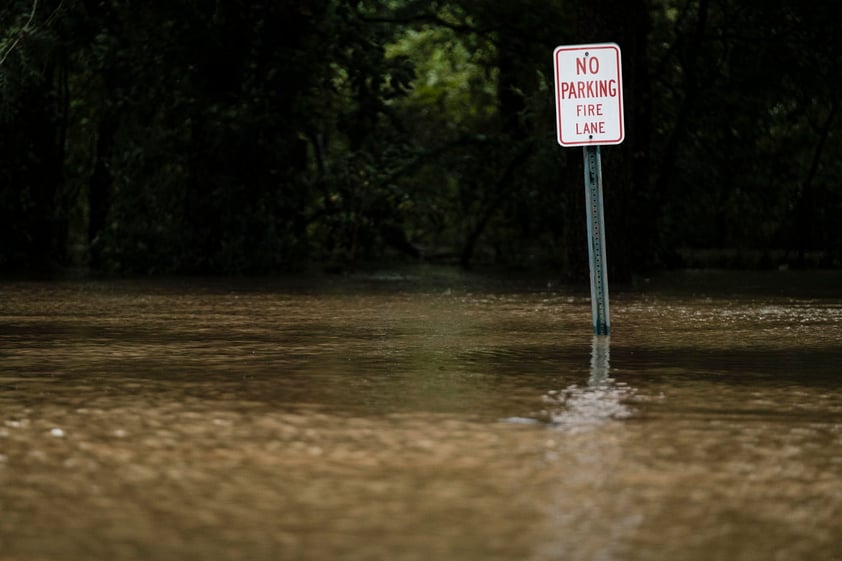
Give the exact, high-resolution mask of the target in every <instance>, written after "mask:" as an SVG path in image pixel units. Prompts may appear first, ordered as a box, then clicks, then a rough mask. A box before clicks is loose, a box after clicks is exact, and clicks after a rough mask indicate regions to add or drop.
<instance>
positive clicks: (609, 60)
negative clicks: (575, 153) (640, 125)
mask: <svg viewBox="0 0 842 561" xmlns="http://www.w3.org/2000/svg"><path fill="white" fill-rule="evenodd" d="M553 61H554V66H555V95H556V125H557V127H558V143H559V144H561V145H562V146H590V145H600V144H620V143H621V142H623V139H624V138H625V127H624V124H623V71H622V65H621V62H620V47H619V46H618V45H617V44H615V43H595V44H591V45H568V46H561V47H556V49H555V51H554V52H553Z"/></svg>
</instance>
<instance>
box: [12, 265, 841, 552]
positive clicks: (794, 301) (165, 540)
mask: <svg viewBox="0 0 842 561" xmlns="http://www.w3.org/2000/svg"><path fill="white" fill-rule="evenodd" d="M822 275H823V276H822ZM827 275H830V274H825V273H821V274H820V275H819V276H816V275H813V276H811V275H810V274H807V273H804V274H798V273H786V274H783V273H782V274H770V275H768V276H760V275H749V276H746V275H740V274H725V273H716V274H709V275H705V274H702V273H689V274H683V275H678V276H673V277H668V278H658V279H654V280H652V281H647V282H646V283H644V284H641V286H640V287H638V288H625V289H622V288H621V289H618V290H615V291H614V292H613V293H612V303H611V304H612V325H613V332H612V335H611V337H610V339H606V338H593V337H592V336H591V335H590V333H589V330H590V304H589V301H588V298H587V294H586V292H585V290H583V288H584V289H586V287H565V286H563V285H558V284H557V283H555V282H553V281H552V279H548V278H540V277H535V278H529V279H523V278H521V279H500V278H494V279H489V278H483V277H481V276H478V275H469V274H462V273H454V272H447V271H440V270H435V269H423V268H422V269H419V270H411V271H408V272H407V271H399V272H389V273H384V274H374V275H360V276H356V277H350V278H335V279H330V278H321V277H312V278H311V277H306V278H296V279H262V280H230V279H227V280H226V279H212V280H206V279H190V280H170V281H164V280H155V281H129V280H119V281H73V282H71V281H66V282H54V283H45V282H19V281H5V282H0V509H1V510H2V517H1V518H0V558H2V559H3V560H4V561H42V560H68V561H70V560H79V561H81V560H117V561H120V560H132V561H133V560H138V561H140V560H146V561H149V560H162V561H163V560H167V561H168V560H173V561H175V560H179V561H182V560H194V559H195V560H202V561H224V560H241V559H250V560H258V561H259V560H264V559H265V560H270V559H271V560H275V559H296V560H304V561H308V560H312V561H316V560H327V559H343V560H349V561H358V560H359V561H362V560H371V561H374V560H383V559H389V560H392V561H414V560H418V561H421V560H429V559H438V560H449V559H452V560H460V561H473V560H475V561H504V560H505V561H514V560H528V561H562V560H564V561H569V560H572V561H577V560H581V561H599V560H618V561H623V560H629V561H632V560H641V559H646V560H658V559H663V560H670V561H709V560H711V559H728V560H730V561H769V560H778V559H780V560H787V561H798V560H803V561H808V560H809V561H813V560H820V559H821V560H842V530H840V528H842V526H840V523H839V521H840V520H842V399H840V389H842V299H840V291H839V290H838V288H835V287H839V286H842V282H840V281H842V276H837V277H835V280H833V278H831V279H830V280H828V276H827Z"/></svg>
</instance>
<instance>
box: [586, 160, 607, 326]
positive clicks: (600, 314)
mask: <svg viewBox="0 0 842 561" xmlns="http://www.w3.org/2000/svg"><path fill="white" fill-rule="evenodd" d="M584 156H585V197H586V201H587V206H588V210H587V216H588V258H589V260H590V271H591V311H592V313H593V332H594V334H595V335H608V334H609V332H610V330H611V319H610V313H609V309H608V266H607V264H606V258H605V216H604V214H605V213H604V210H603V204H602V158H601V157H600V153H599V146H585V147H584Z"/></svg>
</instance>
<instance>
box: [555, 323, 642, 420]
mask: <svg viewBox="0 0 842 561" xmlns="http://www.w3.org/2000/svg"><path fill="white" fill-rule="evenodd" d="M610 355H611V345H610V339H609V338H608V337H603V336H595V337H594V338H593V343H592V347H591V370H590V376H589V378H588V383H587V385H586V386H584V387H582V386H579V385H578V384H571V385H569V386H567V387H566V388H565V389H564V390H562V391H555V390H553V391H550V392H548V393H547V394H546V395H545V396H544V401H545V402H547V403H548V404H550V405H549V406H550V410H549V417H550V422H551V423H552V424H553V425H554V426H557V427H563V428H569V429H572V430H582V429H585V428H589V427H594V426H599V425H601V424H602V423H604V422H606V421H609V420H611V419H626V418H628V417H630V416H631V414H632V409H631V407H630V405H629V401H630V399H631V397H632V396H633V394H634V391H633V390H632V389H631V388H630V387H629V386H628V385H627V384H625V383H623V382H617V381H616V380H614V379H613V378H611V377H610V376H609V370H610Z"/></svg>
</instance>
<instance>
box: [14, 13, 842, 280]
mask: <svg viewBox="0 0 842 561" xmlns="http://www.w3.org/2000/svg"><path fill="white" fill-rule="evenodd" d="M839 12H840V9H839V8H838V7H837V6H836V5H834V4H826V5H825V4H822V5H820V6H814V5H810V6H806V5H804V4H803V3H798V2H794V1H793V0H776V1H775V2H768V1H765V0H764V1H762V2H761V1H760V0H757V1H752V2H743V1H739V2H738V1H736V0H691V1H690V2H684V1H682V2H678V1H675V0H634V1H630V0H627V1H624V2H620V1H618V0H594V2H590V3H580V2H571V1H569V0H529V1H528V2H521V3H514V4H506V3H500V2H495V1H492V0H437V1H434V2H429V1H421V0H365V1H362V2H357V1H352V0H314V1H312V2H306V3H301V2H293V1H292V0H279V1H278V0H273V1H270V0H258V1H255V2H242V1H240V0H213V1H211V0H202V1H196V0H172V1H170V2H167V3H165V4H160V3H150V2H139V1H125V0H104V1H99V0H78V1H75V2H68V1H61V0H39V1H31V0H29V1H27V0H12V1H9V2H5V3H3V5H2V7H0V242H2V243H0V268H3V269H18V268H42V267H50V266H66V265H86V266H90V267H92V268H94V269H96V270H102V271H112V272H119V273H126V274H134V273H158V272H228V273H237V272H239V273H252V272H266V271H277V270H284V269H290V268H295V267H298V266H301V265H303V264H306V263H307V262H312V261H316V262H327V263H332V264H335V265H340V266H346V265H353V263H355V262H357V261H361V260H382V259H398V258H399V259H416V258H418V257H419V256H423V257H426V258H428V259H440V260H453V261H456V262H461V263H462V264H463V265H470V264H471V263H475V262H493V263H496V264H503V265H508V266H518V267H519V266H529V265H532V264H544V265H546V264H552V265H557V266H559V267H561V268H563V269H564V270H565V271H567V272H568V273H569V274H572V275H577V274H581V273H582V272H583V270H584V269H583V267H582V265H581V263H582V262H583V261H584V260H583V244H584V242H583V236H584V233H583V232H584V224H583V222H584V217H583V216H582V215H583V213H584V211H583V209H582V205H583V200H582V193H581V189H582V188H581V182H582V179H581V154H579V153H578V151H573V150H562V149H560V148H559V147H558V146H557V145H556V144H555V142H554V107H553V86H552V67H551V64H550V63H551V57H550V53H551V52H552V48H553V47H554V46H555V45H557V44H563V43H579V42H590V41H604V40H614V41H617V42H619V43H620V44H621V47H622V48H623V53H624V61H623V65H624V74H625V82H626V84H625V86H626V88H625V89H626V108H627V115H626V128H627V131H628V132H627V140H626V142H625V143H624V144H623V145H621V146H618V147H612V148H611V149H610V150H608V149H606V151H605V155H604V165H605V175H606V177H605V183H606V199H607V201H606V202H607V206H608V217H607V221H608V228H609V235H608V243H609V254H611V255H612V258H611V259H609V263H611V264H612V267H613V268H614V270H613V271H612V275H618V276H614V277H613V278H624V277H627V275H628V274H629V273H630V272H631V271H633V270H636V269H640V268H645V267H649V266H664V265H669V264H674V263H681V261H680V259H685V260H686V259H692V257H693V255H697V254H699V252H700V251H702V250H710V249H714V250H734V249H736V250H739V251H741V252H744V253H745V254H746V255H748V254H749V253H752V252H753V253H755V254H759V255H762V256H765V257H764V258H765V259H766V260H767V261H766V262H767V263H770V264H771V263H772V262H773V261H774V260H778V262H793V263H796V264H798V263H803V264H807V263H809V262H810V260H811V259H812V260H813V261H814V262H816V263H819V264H823V265H838V264H839V263H840V260H841V259H842V232H841V231H840V229H839V228H838V227H837V224H836V216H837V215H838V214H839V212H840V211H842V191H840V187H839V186H840V185H842V182H840V180H839V179H840V173H842V169H840V165H839V164H838V163H837V162H839V161H842V160H840V158H839V155H840V154H839V152H840V150H842V143H840V140H839V107H838V105H839V102H838V95H837V94H836V92H838V91H839V87H840V83H839V81H840V76H842V61H841V60H840V54H839V53H840V52H842V48H840V47H842V45H839V41H840V40H842V39H839V34H838V33H836V32H835V28H834V27H833V26H834V25H836V23H835V22H837V21H838V19H839V16H840V15H842V14H840V13H839ZM685 263H694V262H693V261H685Z"/></svg>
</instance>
